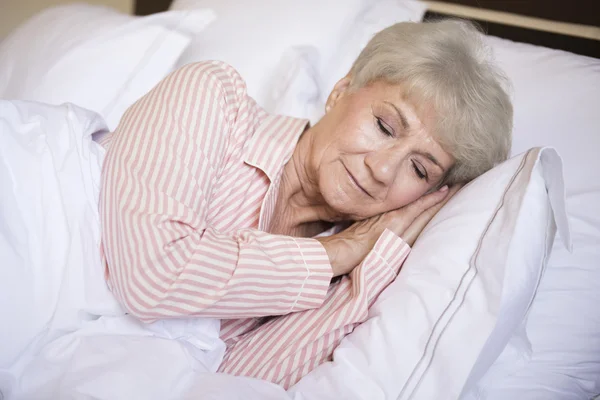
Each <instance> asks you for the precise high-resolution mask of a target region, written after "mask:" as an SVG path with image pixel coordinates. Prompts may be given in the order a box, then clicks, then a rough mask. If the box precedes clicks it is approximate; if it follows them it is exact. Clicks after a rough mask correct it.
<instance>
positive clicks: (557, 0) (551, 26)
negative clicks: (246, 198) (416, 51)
mask: <svg viewBox="0 0 600 400" xmlns="http://www.w3.org/2000/svg"><path fill="white" fill-rule="evenodd" d="M171 1H172V0H135V13H136V15H148V14H154V13H157V12H161V11H165V10H167V9H168V8H169V5H170V4H171ZM242 1H246V0H242ZM398 1H400V0H398ZM425 3H427V4H428V11H427V14H426V15H425V18H443V17H459V18H463V19H468V20H471V21H474V22H476V23H478V24H479V25H480V26H481V27H482V28H483V30H484V31H485V32H486V33H488V34H490V35H493V36H499V37H503V38H505V39H510V40H514V41H518V42H525V43H531V44H536V45H540V46H545V47H550V48H554V49H561V50H566V51H570V52H573V53H577V54H582V55H587V56H591V57H596V58H600V0H552V1H550V0H439V1H425Z"/></svg>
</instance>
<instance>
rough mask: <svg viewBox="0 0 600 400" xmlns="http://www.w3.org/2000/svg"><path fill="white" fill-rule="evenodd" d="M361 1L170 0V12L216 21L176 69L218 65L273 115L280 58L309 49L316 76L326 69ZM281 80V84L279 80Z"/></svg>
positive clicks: (351, 22) (360, 5) (196, 41)
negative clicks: (208, 15)
mask: <svg viewBox="0 0 600 400" xmlns="http://www.w3.org/2000/svg"><path fill="white" fill-rule="evenodd" d="M365 1H366V0H303V1H296V0H260V1H239V0H175V1H174V2H173V3H172V5H171V9H173V10H189V9H196V8H211V9H213V10H215V12H216V14H217V21H215V22H214V23H213V24H211V26H210V27H209V28H208V29H207V30H206V31H205V32H203V34H202V35H199V36H196V37H195V38H194V41H193V42H192V44H191V45H190V47H189V48H188V49H187V50H186V51H185V52H184V54H183V55H182V56H181V58H180V59H179V61H178V62H177V65H178V66H182V65H184V64H188V63H191V62H195V61H201V60H209V59H215V60H221V61H224V62H226V63H228V64H230V65H232V66H233V67H234V68H235V69H237V70H238V71H239V72H240V74H241V75H242V77H243V78H244V80H245V81H246V84H247V87H248V93H249V94H250V96H252V97H253V98H254V99H255V100H256V101H257V103H258V104H260V105H261V106H262V107H264V108H265V109H266V110H267V111H270V112H273V111H274V110H275V108H276V105H277V104H278V98H274V96H273V94H272V90H273V82H276V81H277V79H278V77H277V76H276V73H277V72H280V71H281V68H279V65H280V61H281V60H282V58H283V56H284V53H285V52H286V51H287V50H288V49H289V48H293V47H300V48H307V47H313V48H314V49H315V51H316V52H315V53H314V54H315V56H316V57H315V58H314V59H312V60H311V62H314V63H315V64H316V65H314V68H315V69H316V70H317V71H320V70H321V67H322V66H325V65H328V63H329V62H330V59H331V56H332V55H333V53H334V50H335V49H336V48H337V45H338V43H339V40H340V38H341V35H342V33H343V32H345V31H346V30H347V29H348V28H349V27H351V26H352V25H353V23H354V21H355V19H356V16H357V15H358V14H359V12H360V10H361V7H362V5H363V3H365ZM281 79H284V80H285V79H286V77H285V76H284V77H282V78H281Z"/></svg>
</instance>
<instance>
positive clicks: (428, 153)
mask: <svg viewBox="0 0 600 400" xmlns="http://www.w3.org/2000/svg"><path fill="white" fill-rule="evenodd" d="M417 153H418V154H419V155H421V156H423V157H425V158H426V159H428V160H429V161H431V162H432V163H434V164H435V165H437V166H438V167H439V168H440V169H441V170H442V172H444V173H446V170H445V169H444V167H442V164H441V163H440V162H439V161H438V160H437V158H435V157H434V156H433V154H431V153H430V152H428V151H426V152H423V151H419V152H417Z"/></svg>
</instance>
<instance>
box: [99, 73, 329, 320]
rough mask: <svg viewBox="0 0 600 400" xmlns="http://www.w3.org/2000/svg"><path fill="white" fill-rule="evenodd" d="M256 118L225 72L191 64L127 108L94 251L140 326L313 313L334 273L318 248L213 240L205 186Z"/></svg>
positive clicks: (210, 186) (114, 145)
mask: <svg viewBox="0 0 600 400" xmlns="http://www.w3.org/2000/svg"><path fill="white" fill-rule="evenodd" d="M256 109H257V108H256V106H255V104H254V102H253V101H252V100H251V99H249V98H248V96H247V95H246V90H245V85H244V83H243V81H242V79H241V78H240V77H239V75H238V74H237V72H235V70H233V68H231V67H229V66H227V65H225V64H223V63H219V62H204V63H197V64H190V65H188V66H185V67H183V68H181V69H179V70H178V71H176V72H174V73H173V74H171V75H170V76H168V77H167V78H165V79H164V80H163V81H162V82H161V83H160V84H159V85H158V86H157V87H156V88H154V89H153V90H152V91H150V92H149V93H148V94H147V95H146V96H144V97H143V98H142V99H140V100H139V101H138V102H136V103H135V104H134V105H133V106H132V107H131V108H130V109H129V110H128V111H127V113H126V114H125V116H124V117H123V120H122V121H121V123H120V124H119V127H118V128H117V130H116V131H115V133H114V134H113V135H112V137H111V143H110V147H109V149H108V151H107V155H106V159H105V162H104V165H103V171H102V174H103V178H102V179H103V182H102V184H103V187H102V192H101V199H100V208H101V210H100V211H101V218H102V241H103V251H104V254H105V257H106V260H107V264H108V272H109V282H110V284H111V286H112V290H113V292H114V293H115V295H116V297H117V298H118V299H119V300H120V302H121V303H122V304H123V305H124V306H125V308H126V309H127V310H128V311H129V312H130V313H131V314H133V315H135V316H136V317H138V318H139V319H141V320H143V321H147V322H150V321H153V320H155V319H158V318H165V317H180V316H207V317H216V318H241V317H254V316H266V315H279V314H286V313H290V312H294V311H301V310H305V309H310V308H316V307H319V306H320V305H321V304H322V302H323V299H324V298H325V295H326V293H327V289H328V287H329V283H330V279H331V277H332V270H331V266H330V263H329V259H328V256H327V253H326V252H325V249H324V248H323V246H322V245H321V244H320V243H319V242H318V241H317V240H314V239H304V238H292V237H287V236H280V235H270V234H267V233H265V232H261V231H258V230H254V229H245V230H241V231H237V232H233V233H223V232H219V231H217V230H215V229H213V228H212V227H211V225H210V223H209V222H207V220H208V219H209V218H210V216H208V215H207V213H208V210H209V206H210V204H211V196H212V195H213V190H214V188H215V186H216V185H215V183H216V182H218V178H219V176H220V174H221V173H222V170H223V168H225V166H226V165H227V164H226V163H227V159H228V157H231V156H232V151H233V150H231V149H239V147H240V146H242V145H243V143H244V140H246V139H247V135H248V132H249V130H250V128H249V126H251V124H252V121H253V120H255V119H256V118H254V119H253V116H255V114H256V112H257V111H256ZM253 113H254V114H253ZM244 135H246V136H244Z"/></svg>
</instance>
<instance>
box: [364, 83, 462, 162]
mask: <svg viewBox="0 0 600 400" xmlns="http://www.w3.org/2000/svg"><path fill="white" fill-rule="evenodd" d="M365 89H367V91H368V92H369V95H368V98H369V101H370V102H371V104H372V105H376V104H381V105H384V106H386V107H390V109H392V110H393V108H392V107H395V108H397V109H398V110H399V111H401V113H402V114H403V116H404V117H405V118H406V122H407V123H408V125H409V127H410V129H409V131H408V132H407V134H408V135H411V136H415V137H418V138H419V139H421V142H423V143H425V144H427V147H428V148H430V149H431V151H435V152H436V154H435V155H436V157H437V158H444V160H443V162H444V164H445V165H446V166H447V167H450V166H451V165H452V164H453V162H454V157H452V154H451V153H450V151H448V150H447V149H445V148H444V146H443V144H442V142H441V141H440V140H439V138H438V137H437V135H436V134H435V126H436V122H437V118H436V113H435V109H434V106H433V104H428V103H427V102H426V101H420V99H419V97H418V96H408V95H407V94H406V93H407V91H406V89H405V88H404V87H403V86H402V85H401V84H391V83H387V82H383V81H377V82H373V83H371V84H369V85H368V86H367V87H366V88H365ZM438 156H439V157H438ZM440 161H442V160H440Z"/></svg>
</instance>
